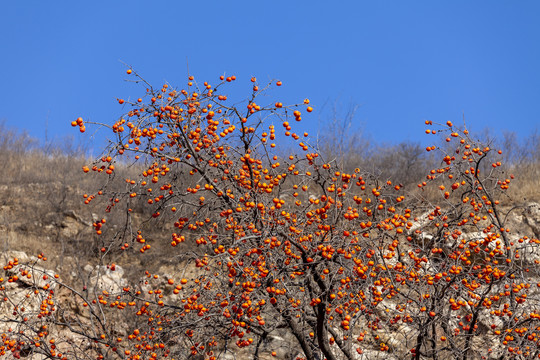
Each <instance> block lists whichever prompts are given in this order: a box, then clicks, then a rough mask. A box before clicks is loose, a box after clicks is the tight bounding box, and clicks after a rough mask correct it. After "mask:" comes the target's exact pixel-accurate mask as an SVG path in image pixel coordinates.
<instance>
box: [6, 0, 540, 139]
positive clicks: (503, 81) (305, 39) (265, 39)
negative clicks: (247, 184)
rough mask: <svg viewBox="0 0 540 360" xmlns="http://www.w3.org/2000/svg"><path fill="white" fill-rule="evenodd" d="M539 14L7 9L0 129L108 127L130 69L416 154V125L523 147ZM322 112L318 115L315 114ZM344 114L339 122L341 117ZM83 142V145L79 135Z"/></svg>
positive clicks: (339, 8) (315, 6) (15, 5)
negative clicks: (295, 111) (458, 129)
mask: <svg viewBox="0 0 540 360" xmlns="http://www.w3.org/2000/svg"><path fill="white" fill-rule="evenodd" d="M539 19H540V2H538V1H520V2H511V1H370V2H367V1H340V2H335V3H334V4H333V5H331V4H330V2H328V1H315V0H312V1H279V0H278V1H266V2H262V1H261V2H258V1H219V2H218V1H205V2H184V1H91V2H79V1H24V2H23V1H9V2H4V3H3V4H2V6H1V11H0V33H1V34H2V36H1V37H0V54H1V55H0V104H1V106H0V120H4V121H5V123H6V124H7V125H8V126H9V127H15V128H18V129H22V130H27V131H28V132H29V133H30V135H32V136H35V137H37V138H40V139H44V137H45V134H46V133H47V136H48V138H49V139H51V138H52V139H61V138H62V137H63V136H65V135H69V134H72V135H76V136H77V134H78V132H77V131H76V130H74V129H73V128H71V126H70V125H69V123H70V122H71V121H72V120H74V119H75V118H77V117H78V116H82V117H83V118H85V119H89V120H94V121H101V122H113V121H114V120H116V119H117V118H118V117H119V116H120V115H121V114H122V113H123V109H122V107H121V106H119V105H118V103H117V102H116V98H121V97H123V98H127V97H129V96H131V97H138V96H139V95H140V94H142V91H144V89H143V88H141V87H138V86H136V85H133V84H130V83H127V82H125V81H124V80H125V79H126V78H127V77H128V76H127V75H126V74H125V70H126V67H125V65H124V64H123V63H122V62H121V61H123V62H125V63H127V64H129V65H132V66H133V67H134V69H136V70H137V71H138V72H139V73H140V74H142V75H143V76H144V77H145V78H146V79H147V80H148V81H150V82H151V83H153V84H155V85H156V86H160V85H161V84H163V83H164V82H165V81H167V82H169V83H170V84H172V85H178V86H183V85H184V84H185V83H186V77H187V63H189V70H190V72H191V73H192V74H193V75H195V77H196V79H197V80H199V81H200V82H204V81H209V82H210V83H216V82H217V79H218V77H219V75H222V74H227V75H236V76H237V78H238V81H237V84H235V85H234V86H233V87H231V90H230V92H229V93H230V94H231V96H233V97H234V98H238V99H239V100H240V99H241V98H243V97H244V96H247V95H248V94H249V89H250V83H249V78H250V77H251V76H257V78H258V79H260V80H265V79H280V80H282V81H283V84H284V85H283V86H282V87H281V88H280V90H279V92H275V93H273V95H275V96H276V97H274V98H272V99H270V100H272V101H277V100H281V101H282V102H284V103H287V102H289V103H292V102H296V101H301V100H303V99H304V98H306V97H307V98H310V99H311V101H312V104H313V106H314V108H315V111H314V112H313V113H312V114H311V116H309V117H306V118H305V119H304V120H305V122H304V123H303V125H304V126H305V128H306V129H307V130H308V131H309V132H311V133H316V132H317V130H318V129H320V128H321V126H324V123H325V121H326V120H327V119H328V118H329V116H330V114H329V113H330V112H329V111H325V110H324V109H325V107H324V106H323V105H324V104H327V105H326V109H329V108H330V106H329V105H328V104H332V103H334V102H337V103H338V104H341V106H342V107H343V108H344V109H346V108H347V106H349V105H358V106H359V108H358V111H357V112H356V117H355V119H354V124H353V128H354V129H363V130H364V132H365V133H367V134H368V135H369V136H371V138H372V139H374V140H376V141H380V142H391V143H397V142H401V141H408V140H411V141H419V142H421V143H425V142H426V141H429V140H430V139H426V135H424V134H423V129H424V128H425V126H424V120H426V119H429V120H433V121H434V122H442V123H444V122H446V121H447V120H451V121H452V122H454V123H456V124H460V123H462V117H463V115H464V116H465V119H466V123H467V126H468V127H469V128H470V129H472V130H473V131H482V130H483V129H484V128H487V127H489V128H491V129H492V133H493V134H498V133H499V132H500V130H501V129H506V130H510V131H515V132H517V134H518V136H526V135H527V134H529V133H530V132H531V131H533V130H534V129H537V128H538V124H539V123H540V106H539V103H540V101H539V100H540V66H539V64H540V45H539V44H540V21H539ZM321 109H322V110H323V111H321ZM343 112H345V111H343ZM86 136H88V135H86Z"/></svg>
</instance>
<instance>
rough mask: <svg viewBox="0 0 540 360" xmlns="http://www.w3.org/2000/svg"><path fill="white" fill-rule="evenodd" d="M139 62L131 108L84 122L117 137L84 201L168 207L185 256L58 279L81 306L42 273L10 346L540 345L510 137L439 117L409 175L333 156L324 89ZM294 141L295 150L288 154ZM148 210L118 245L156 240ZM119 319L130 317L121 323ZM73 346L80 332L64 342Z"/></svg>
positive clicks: (121, 352) (211, 353)
mask: <svg viewBox="0 0 540 360" xmlns="http://www.w3.org/2000/svg"><path fill="white" fill-rule="evenodd" d="M128 74H130V76H135V77H136V81H137V82H140V83H143V84H144V85H145V87H146V92H145V93H144V95H143V96H142V97H141V98H139V99H135V100H133V101H130V100H123V99H119V100H118V102H119V103H120V104H123V105H124V106H128V107H129V111H128V112H127V113H126V114H125V115H124V116H123V117H122V118H120V119H119V120H117V121H116V122H114V123H113V124H94V123H85V122H84V121H83V120H82V119H78V120H76V121H74V122H73V124H72V125H73V126H79V128H80V130H81V131H85V130H86V125H90V126H95V125H101V126H105V127H106V128H107V129H109V130H110V131H111V133H112V135H113V139H112V140H111V142H110V143H109V146H108V147H107V148H106V149H105V152H104V154H103V156H102V157H101V158H100V159H97V161H96V162H95V163H94V164H91V165H89V166H87V167H84V168H83V171H85V172H90V173H92V172H95V173H97V174H98V175H99V176H103V181H104V187H103V189H101V190H100V191H99V192H97V193H96V194H94V195H90V196H88V197H87V198H86V200H85V201H86V202H87V203H88V202H92V201H99V200H100V199H104V200H102V201H103V202H104V203H105V210H106V212H110V213H111V214H112V215H114V214H115V211H116V209H119V208H121V207H122V206H124V205H125V208H126V209H128V211H127V214H128V216H130V215H131V214H132V211H131V210H132V208H133V206H134V203H135V202H136V201H143V202H144V204H145V205H146V206H148V207H149V209H151V212H150V213H151V214H152V217H153V218H155V219H154V221H158V220H159V219H163V221H164V222H168V221H170V222H171V224H174V228H175V231H174V232H173V233H171V235H170V236H171V237H170V252H168V254H166V255H167V256H171V257H175V259H177V261H178V263H181V264H182V267H181V269H179V270H178V272H177V273H175V274H171V275H170V276H169V277H168V278H166V279H163V276H161V277H160V274H151V273H150V272H149V271H146V273H144V271H145V269H141V272H143V273H142V274H141V275H142V282H141V283H140V284H139V283H134V284H129V285H127V286H124V287H123V288H122V289H121V290H118V291H117V292H108V291H101V290H100V289H99V288H98V287H97V284H96V285H95V286H94V288H93V291H78V290H76V289H75V288H73V287H71V286H70V285H69V284H65V283H64V282H62V280H61V279H60V278H56V279H55V278H54V277H51V278H50V279H49V281H50V283H51V284H55V285H56V286H58V287H59V288H62V289H64V292H66V293H67V294H69V297H70V299H71V300H72V302H73V304H75V305H72V306H71V307H68V306H62V305H58V302H56V303H55V302H54V300H53V299H54V297H55V296H56V295H57V293H55V292H54V291H51V290H50V289H49V288H48V287H47V288H45V286H43V285H38V284H37V283H34V284H32V285H31V286H30V285H29V287H30V289H31V290H32V292H30V294H31V296H42V297H43V301H45V303H44V304H45V305H43V306H45V309H42V311H41V312H40V313H39V314H33V316H28V315H25V314H21V313H19V312H17V310H15V311H14V312H13V319H11V320H12V321H13V322H14V324H18V325H17V327H14V328H13V329H15V328H16V330H13V331H11V332H9V333H8V334H7V335H6V334H4V335H5V336H4V343H5V344H7V345H5V346H7V347H4V349H5V351H9V350H11V351H12V352H19V353H20V351H21V349H24V348H27V347H31V348H32V349H33V350H32V351H35V352H39V353H41V354H44V355H46V356H49V357H50V358H63V357H65V358H86V357H88V358H96V357H97V358H98V359H105V358H110V359H116V358H129V359H157V358H165V357H170V358H174V359H188V358H191V357H194V356H200V357H201V358H202V357H204V358H207V359H218V358H220V357H221V356H222V355H223V354H224V353H225V351H226V350H227V349H231V351H233V352H234V351H240V349H243V350H242V351H245V352H244V353H245V354H249V356H250V358H253V359H259V358H261V356H262V349H263V347H264V346H265V342H266V341H267V339H268V338H269V337H270V336H272V335H273V334H275V333H278V332H281V331H286V332H288V333H289V334H291V335H292V337H293V338H294V341H295V343H296V344H297V346H298V349H299V357H302V358H305V359H310V360H311V359H323V358H326V359H328V360H334V359H356V358H362V356H364V355H365V356H366V358H369V356H370V355H369V354H373V351H378V352H379V353H381V352H382V353H384V352H385V353H388V358H391V357H394V358H413V359H427V358H430V359H476V358H500V359H503V358H519V359H521V358H536V357H539V355H540V350H539V348H538V342H539V338H538V335H539V334H540V321H539V319H540V312H539V305H540V304H539V303H538V300H539V299H538V294H537V292H536V291H537V290H536V288H537V287H538V286H540V284H537V283H536V282H535V281H537V280H536V277H537V276H538V275H537V274H536V270H535V266H536V264H537V263H538V258H537V257H535V254H536V252H537V251H538V243H539V240H537V239H530V238H527V237H521V238H516V237H515V236H513V234H512V233H511V232H510V229H509V228H508V227H507V225H506V216H507V211H506V212H503V209H505V208H504V207H503V206H502V204H501V203H500V202H499V201H500V200H499V198H501V196H502V198H504V192H505V190H506V189H507V188H508V187H509V185H510V183H511V177H510V176H507V175H506V174H505V173H504V172H503V171H502V170H501V169H502V164H501V163H500V162H499V161H498V156H499V154H498V153H497V151H496V150H493V149H491V148H490V147H489V146H487V145H485V144H480V143H478V142H476V141H475V140H473V139H472V138H471V137H470V136H469V134H468V132H467V130H459V129H458V128H457V127H455V126H454V125H453V124H452V123H451V122H447V123H446V124H440V125H437V124H433V123H432V122H431V121H426V125H427V126H428V129H427V130H426V133H428V134H438V135H440V134H444V135H445V136H447V137H446V138H445V140H443V143H444V146H443V145H442V144H441V145H434V146H430V147H427V148H426V150H427V151H430V152H437V153H438V154H439V155H440V163H439V166H438V167H436V168H434V169H432V170H431V171H430V172H429V173H427V174H425V175H426V178H425V181H424V182H422V183H420V184H418V185H417V186H415V187H414V188H412V187H410V188H407V187H404V186H402V185H400V184H394V183H392V181H391V180H389V179H381V178H378V177H377V176H375V175H373V174H371V173H369V172H366V171H364V170H363V169H362V168H357V169H354V171H352V172H344V171H343V170H342V169H340V168H339V167H338V166H337V165H336V163H335V162H334V161H332V159H325V158H323V156H322V155H321V153H320V152H319V151H318V150H317V149H316V148H315V147H313V146H312V145H311V143H310V139H309V136H308V134H307V133H304V132H303V131H302V130H301V127H300V126H301V124H299V122H300V121H301V120H302V117H303V116H309V113H310V112H311V111H312V110H313V109H312V108H311V107H310V106H309V100H307V99H306V100H304V101H303V102H301V103H299V104H294V105H284V104H282V103H281V102H279V101H278V102H275V101H272V102H270V103H264V104H263V103H262V102H263V101H266V98H264V97H263V96H261V95H262V94H263V93H265V91H267V90H268V88H270V87H274V86H280V85H281V82H277V83H274V82H271V83H269V84H268V85H266V86H263V85H260V84H259V83H258V82H257V80H256V79H255V78H252V79H251V82H252V84H251V86H252V92H251V95H250V96H249V97H248V98H247V100H245V101H244V102H240V103H234V102H231V101H230V100H229V99H228V96H227V94H226V93H225V92H224V91H225V90H226V86H227V84H228V83H230V82H233V81H236V78H235V77H234V76H231V77H226V78H225V77H223V76H222V77H220V81H219V83H218V84H217V85H211V84H209V83H206V82H205V83H204V84H197V83H195V81H194V79H193V78H192V77H190V78H189V82H188V83H187V87H186V88H185V89H173V88H171V87H169V86H168V85H163V86H162V87H160V88H154V87H152V86H151V85H150V84H148V83H147V82H146V81H144V79H142V78H141V77H139V75H138V74H136V73H135V72H133V70H131V69H130V70H128ZM278 137H281V138H282V139H278ZM288 138H290V140H284V139H288ZM285 142H287V143H294V144H295V147H296V151H292V152H291V153H290V154H286V155H283V152H282V151H278V150H279V147H280V145H282V144H285ZM126 164H133V165H132V166H134V167H137V169H140V172H139V175H138V176H137V177H136V178H130V179H126V189H125V191H122V192H120V191H114V192H111V191H109V190H108V188H107V186H106V183H107V181H108V179H110V178H111V177H113V176H115V174H116V172H118V168H120V167H123V166H126ZM426 194H430V196H427V195H426ZM122 208H123V207H122ZM132 224H133V222H132V221H130V220H128V221H127V222H126V228H125V229H124V231H122V232H118V233H117V236H115V237H111V238H108V239H103V242H104V243H105V244H106V246H103V248H101V249H100V250H99V251H101V252H102V253H103V257H102V259H106V258H107V256H109V255H110V256H112V254H114V253H115V252H118V251H129V252H130V254H131V255H130V256H147V253H148V252H151V251H153V248H152V241H150V240H149V239H150V238H152V234H151V233H150V234H148V233H145V232H143V231H141V229H138V228H134V227H133V226H132ZM106 226H107V223H106V222H105V221H104V220H102V221H98V222H96V223H94V227H95V231H96V234H98V235H99V236H104V235H101V233H102V230H103V229H104V228H106ZM8 265H9V264H8ZM13 266H17V264H16V263H13V261H12V262H11V268H13ZM8 267H9V266H8ZM11 268H10V269H11ZM28 268H30V269H32V266H31V265H29V266H27V267H26V268H25V269H28ZM5 269H6V268H5ZM21 269H22V268H21ZM188 269H191V270H190V271H188ZM8 270H9V269H8ZM6 271H7V270H6ZM21 271H23V270H21ZM188 273H189V274H190V275H189V276H188V275H187V274H188ZM10 274H11V275H10V277H9V281H10V282H13V281H15V282H16V281H18V279H16V278H15V277H16V276H17V275H16V274H14V273H10ZM141 284H143V285H141ZM167 293H171V294H170V295H169V296H165V295H166V294H167ZM32 294H33V295H32ZM55 294H56V295H55ZM8 300H9V299H8ZM8 300H5V301H8ZM47 304H48V305H47ZM50 304H57V305H56V306H57V308H54V305H50ZM14 306H17V304H14ZM47 306H53V308H52V309H51V308H50V307H49V308H47ZM43 311H45V313H43ZM82 314H86V315H85V317H84V319H83V318H82V317H81V316H82ZM115 319H116V320H115ZM118 319H124V320H123V321H124V323H125V324H126V325H125V326H126V328H123V329H119V328H118V326H116V327H115V324H116V325H117V324H118V322H116V323H115V321H120V320H118ZM44 326H45V328H46V329H47V327H48V329H51V328H62V329H65V330H66V332H67V333H73V334H76V335H77V339H78V340H76V341H75V340H68V339H67V335H66V332H63V333H62V334H63V336H64V338H63V339H56V340H55V339H51V340H55V341H53V342H50V341H49V342H44V341H41V340H40V337H39V333H40V331H41V333H43V331H42V329H43V327H44ZM48 331H51V330H48ZM122 333H123V334H124V336H120V335H118V334H122ZM42 337H43V336H42ZM84 341H86V343H85V345H84V346H82V345H81V344H82V343H83V342H84ZM58 342H65V343H66V344H69V345H70V346H65V347H64V350H63V353H62V354H59V353H58V350H57V345H55V344H57V343H58ZM231 347H232V348H231ZM244 348H245V349H244ZM82 349H84V353H83V352H81V350H82ZM362 354H364V355H362ZM273 355H275V353H273Z"/></svg>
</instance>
